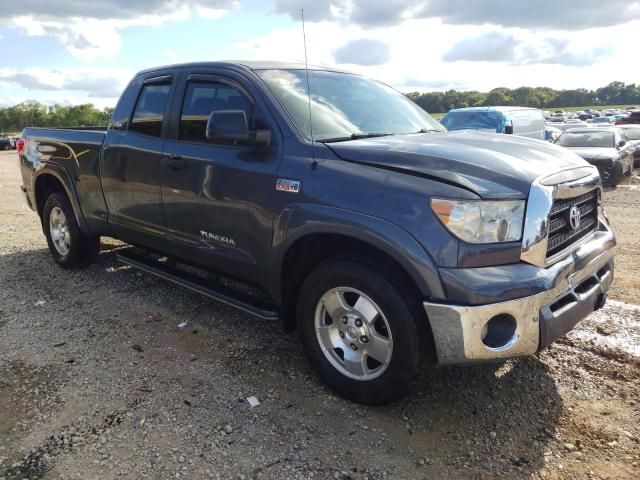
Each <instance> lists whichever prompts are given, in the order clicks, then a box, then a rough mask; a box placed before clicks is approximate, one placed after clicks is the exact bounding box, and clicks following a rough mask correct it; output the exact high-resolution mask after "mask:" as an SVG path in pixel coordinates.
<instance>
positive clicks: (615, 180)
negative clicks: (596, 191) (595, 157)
mask: <svg viewBox="0 0 640 480" xmlns="http://www.w3.org/2000/svg"><path fill="white" fill-rule="evenodd" d="M623 176H624V171H623V169H622V164H621V163H620V162H615V163H614V164H613V165H612V166H611V167H610V168H609V169H608V170H607V175H606V177H605V178H603V182H602V183H603V184H604V185H605V186H607V187H615V186H617V185H618V184H619V183H620V182H621V181H622V177H623Z"/></svg>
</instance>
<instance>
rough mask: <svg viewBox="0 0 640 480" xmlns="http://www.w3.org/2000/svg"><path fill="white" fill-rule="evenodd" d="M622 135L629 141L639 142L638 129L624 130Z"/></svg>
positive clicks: (639, 132) (639, 134)
mask: <svg viewBox="0 0 640 480" xmlns="http://www.w3.org/2000/svg"><path fill="white" fill-rule="evenodd" d="M624 134H625V135H626V136H627V138H628V139H629V140H640V128H625V129H624Z"/></svg>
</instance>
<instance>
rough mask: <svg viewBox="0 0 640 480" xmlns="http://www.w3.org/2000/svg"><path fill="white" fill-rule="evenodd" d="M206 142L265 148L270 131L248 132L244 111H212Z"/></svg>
mask: <svg viewBox="0 0 640 480" xmlns="http://www.w3.org/2000/svg"><path fill="white" fill-rule="evenodd" d="M206 136H207V140H209V141H210V142H212V143H222V144H231V145H243V146H250V147H254V148H267V147H268V146H269V144H270V143H271V131H269V130H255V131H250V130H249V123H248V121H247V114H246V113H245V111H244V110H214V111H213V112H211V114H210V115H209V119H208V120H207V131H206Z"/></svg>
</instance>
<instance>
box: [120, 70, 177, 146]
mask: <svg viewBox="0 0 640 480" xmlns="http://www.w3.org/2000/svg"><path fill="white" fill-rule="evenodd" d="M170 89H171V84H169V83H161V84H151V85H145V86H144V87H142V92H141V93H140V97H139V98H138V103H137V104H136V108H135V109H134V111H133V117H132V119H131V127H130V128H129V130H132V131H134V132H138V133H142V134H144V135H150V136H152V137H159V136H160V135H161V133H162V122H163V120H164V112H165V110H166V108H167V102H168V101H169V91H170Z"/></svg>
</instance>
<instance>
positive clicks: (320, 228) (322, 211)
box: [271, 204, 445, 303]
mask: <svg viewBox="0 0 640 480" xmlns="http://www.w3.org/2000/svg"><path fill="white" fill-rule="evenodd" d="M313 234H338V235H344V236H346V237H351V238H354V239H356V240H360V241H363V242H366V243H368V244H370V245H372V246H373V247H376V248H378V249H379V250H382V251H383V252H385V253H387V254H388V255H389V256H390V257H391V258H393V259H394V260H395V261H396V262H397V263H398V264H399V265H400V266H401V267H402V268H403V269H404V270H405V271H406V272H407V274H408V275H409V276H410V277H411V279H412V280H413V281H414V283H415V285H416V286H417V288H418V290H419V291H420V292H421V294H422V295H423V296H424V297H425V298H432V299H444V298H445V295H444V290H443V287H442V282H441V280H440V274H439V272H438V268H437V266H436V264H435V262H434V261H433V259H432V258H431V256H430V255H429V253H428V252H427V251H426V250H425V249H424V248H423V247H422V245H420V243H418V241H417V240H416V239H415V238H414V237H413V236H411V235H410V234H409V233H408V232H407V231H406V230H404V229H402V228H401V227H399V226H397V225H395V224H394V223H391V222H389V221H387V220H383V219H381V218H378V217H373V216H370V215H365V214H362V213H358V212H354V211H351V210H344V209H340V208H335V207H329V206H323V205H312V204H295V205H290V206H289V207H287V208H286V209H284V210H283V211H282V212H281V214H280V216H279V217H278V218H276V220H275V222H274V241H273V255H272V264H271V272H273V273H272V275H271V293H272V296H273V298H274V299H275V300H276V301H277V302H278V303H281V301H282V267H283V263H284V259H285V256H286V254H287V252H288V251H289V249H290V248H291V247H292V246H293V245H294V244H295V242H297V241H298V240H300V239H302V238H303V237H305V236H308V235H313Z"/></svg>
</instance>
